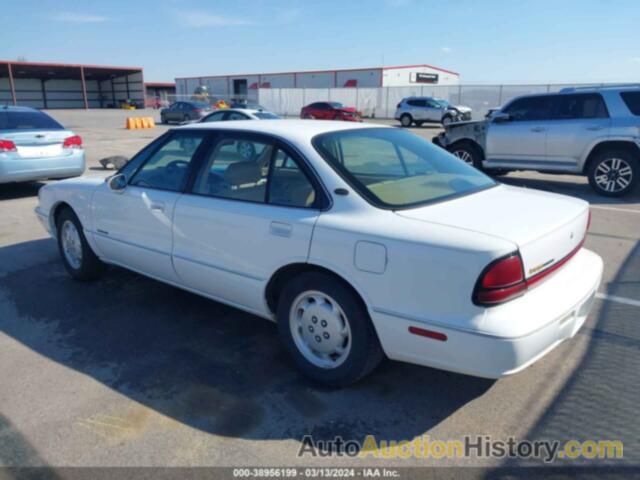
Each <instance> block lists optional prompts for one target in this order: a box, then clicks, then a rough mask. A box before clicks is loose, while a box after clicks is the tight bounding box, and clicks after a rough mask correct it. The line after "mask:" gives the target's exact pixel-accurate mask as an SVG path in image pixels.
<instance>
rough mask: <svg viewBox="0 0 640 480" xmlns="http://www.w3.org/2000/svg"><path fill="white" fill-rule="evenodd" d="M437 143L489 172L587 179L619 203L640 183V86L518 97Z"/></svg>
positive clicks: (449, 131) (447, 131) (448, 131)
mask: <svg viewBox="0 0 640 480" xmlns="http://www.w3.org/2000/svg"><path fill="white" fill-rule="evenodd" d="M434 143H437V144H439V145H440V146H442V147H444V148H446V149H447V150H449V151H450V152H452V153H453V154H454V155H456V156H457V157H459V158H461V159H463V160H465V161H466V162H467V163H470V164H472V165H474V166H475V167H476V168H479V169H483V170H487V171H489V172H493V173H496V174H500V173H506V172H508V171H511V170H537V171H541V172H553V173H577V174H583V175H587V176H588V177H589V183H590V185H591V187H592V188H593V189H594V190H595V191H596V192H597V193H599V194H601V195H606V196H610V197H619V196H622V195H626V194H628V193H629V192H631V191H632V190H633V188H634V186H635V185H636V184H637V183H638V178H639V177H640V88H639V87H638V86H627V87H623V86H617V87H606V88H568V89H564V90H562V91H560V92H559V93H552V94H544V95H528V96H524V97H518V98H515V99H513V100H512V101H510V102H509V103H507V104H506V105H505V106H504V107H502V108H501V109H499V110H496V111H493V112H492V113H491V114H490V115H489V118H488V119H486V120H484V121H481V122H467V123H464V124H460V125H456V124H452V125H448V126H446V127H445V132H444V133H441V134H440V135H439V136H438V137H436V138H434Z"/></svg>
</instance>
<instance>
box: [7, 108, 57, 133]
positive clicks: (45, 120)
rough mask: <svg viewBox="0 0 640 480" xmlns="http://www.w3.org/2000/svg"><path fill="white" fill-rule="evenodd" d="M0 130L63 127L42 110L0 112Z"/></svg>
mask: <svg viewBox="0 0 640 480" xmlns="http://www.w3.org/2000/svg"><path fill="white" fill-rule="evenodd" d="M0 130H64V127H63V126H62V125H60V124H59V123H58V122H56V121H55V120H54V119H53V118H51V117H50V116H49V115H46V114H44V113H42V112H13V111H4V112H0Z"/></svg>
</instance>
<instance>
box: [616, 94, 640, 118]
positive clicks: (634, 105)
mask: <svg viewBox="0 0 640 480" xmlns="http://www.w3.org/2000/svg"><path fill="white" fill-rule="evenodd" d="M620 96H621V97H622V100H623V101H624V103H625V104H626V105H627V108H628V109H629V110H630V111H631V113H633V114H634V115H636V116H640V92H621V93H620Z"/></svg>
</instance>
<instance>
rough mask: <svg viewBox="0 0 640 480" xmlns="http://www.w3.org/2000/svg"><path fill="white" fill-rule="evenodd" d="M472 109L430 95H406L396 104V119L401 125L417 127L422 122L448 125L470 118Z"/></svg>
mask: <svg viewBox="0 0 640 480" xmlns="http://www.w3.org/2000/svg"><path fill="white" fill-rule="evenodd" d="M471 115H472V111H471V109H470V108H469V107H465V106H463V105H452V104H451V103H449V102H448V101H447V100H438V99H435V98H432V97H407V98H403V99H402V101H401V102H400V103H398V105H396V113H395V115H394V117H395V119H396V120H399V121H400V123H401V124H402V126H403V127H410V126H411V125H412V124H415V125H417V126H418V127H420V126H422V125H423V124H424V123H441V124H443V125H449V124H450V123H453V122H463V121H468V120H471Z"/></svg>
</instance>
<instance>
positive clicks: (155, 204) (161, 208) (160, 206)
mask: <svg viewBox="0 0 640 480" xmlns="http://www.w3.org/2000/svg"><path fill="white" fill-rule="evenodd" d="M150 208H151V210H158V211H160V212H164V203H162V202H153V203H151V205H150Z"/></svg>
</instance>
